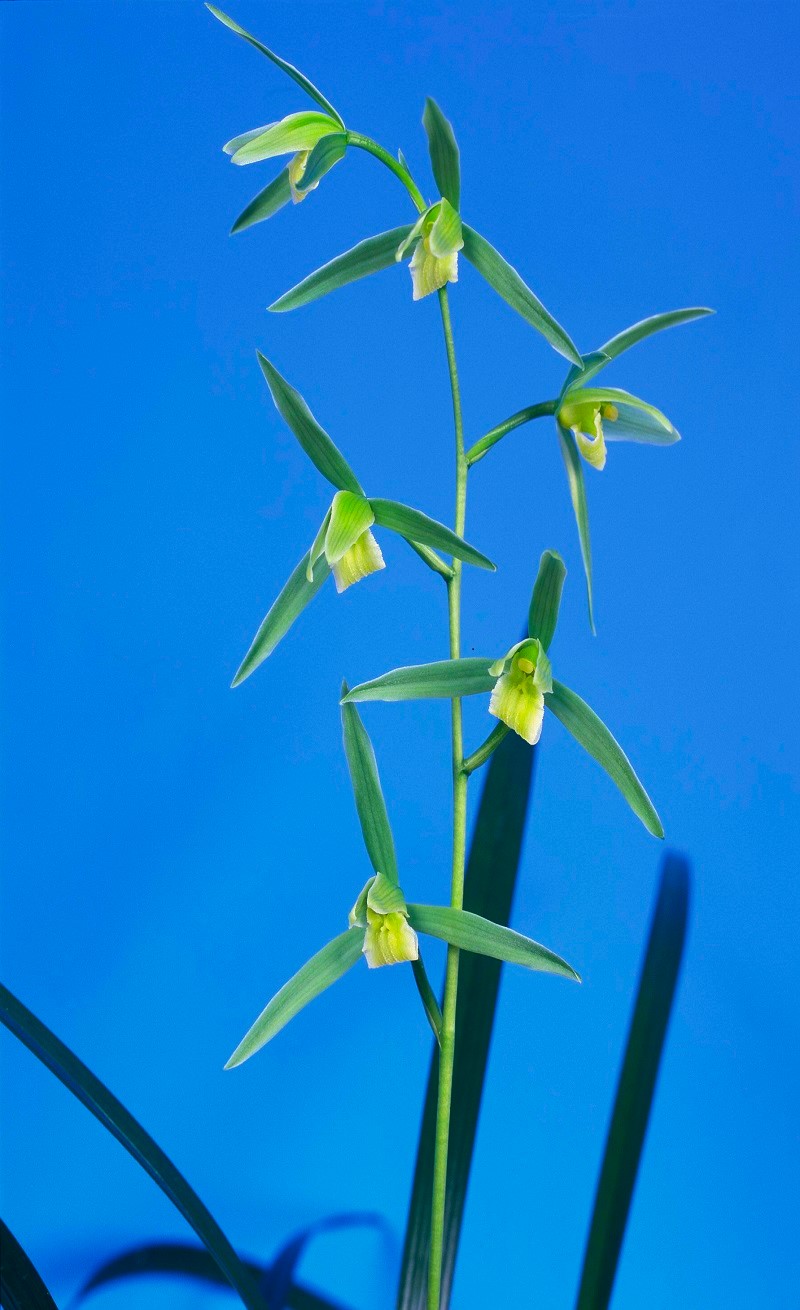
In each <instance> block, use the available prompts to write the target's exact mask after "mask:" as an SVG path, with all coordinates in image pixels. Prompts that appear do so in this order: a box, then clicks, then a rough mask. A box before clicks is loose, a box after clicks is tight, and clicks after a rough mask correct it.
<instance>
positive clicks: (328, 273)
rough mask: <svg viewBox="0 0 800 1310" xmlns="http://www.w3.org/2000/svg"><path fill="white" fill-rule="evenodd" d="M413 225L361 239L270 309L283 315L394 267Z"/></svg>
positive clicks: (281, 297)
mask: <svg viewBox="0 0 800 1310" xmlns="http://www.w3.org/2000/svg"><path fill="white" fill-rule="evenodd" d="M411 227H412V224H410V223H407V224H406V225H405V227H393V228H392V229H391V231H390V232H380V233H379V234H378V236H374V237H367V239H366V240H365V241H359V243H358V245H357V246H353V248H352V250H346V251H345V252H344V254H343V255H337V256H336V258H335V259H331V260H330V261H329V262H328V263H327V264H323V266H322V268H318V269H316V270H315V271H314V272H313V273H309V275H308V277H304V278H303V280H302V282H298V283H297V286H295V287H292V288H291V289H290V290H289V291H286V292H285V293H284V294H283V295H282V296H280V297H279V298H278V299H277V300H276V301H275V303H274V304H272V305H270V307H269V308H270V309H271V310H272V311H273V313H276V314H282V313H283V312H284V311H285V310H287V309H299V308H300V306H301V305H308V304H310V302H311V301H312V300H318V299H319V298H320V296H327V295H328V293H329V292H330V291H336V290H338V288H339V287H345V286H347V285H348V283H350V282H357V281H358V280H359V278H362V277H368V276H369V274H370V273H378V272H380V270H381V269H382V268H390V267H392V266H393V265H394V264H395V262H396V261H395V257H394V256H395V251H396V250H397V247H398V246H399V245H400V242H401V241H403V240H405V238H406V237H407V236H408V234H409V232H410V231H411Z"/></svg>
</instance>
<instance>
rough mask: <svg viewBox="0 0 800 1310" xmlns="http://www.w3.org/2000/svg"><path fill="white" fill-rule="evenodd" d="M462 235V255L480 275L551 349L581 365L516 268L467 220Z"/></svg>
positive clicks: (577, 355)
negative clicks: (468, 223) (539, 334)
mask: <svg viewBox="0 0 800 1310" xmlns="http://www.w3.org/2000/svg"><path fill="white" fill-rule="evenodd" d="M462 232H463V236H464V254H465V255H466V257H467V259H468V260H469V261H470V263H471V264H474V265H475V267H476V268H477V270H478V272H479V273H480V274H481V276H482V277H485V278H486V281H487V282H488V283H489V285H490V286H491V287H493V288H494V290H495V291H496V292H497V294H498V295H499V296H502V297H503V300H505V301H506V302H507V303H508V304H509V305H510V306H511V308H512V309H515V310H516V311H517V313H518V314H521V315H522V317H523V318H524V319H525V322H526V323H530V325H531V327H534V328H536V331H537V332H541V334H542V336H543V337H544V339H545V341H549V343H550V345H551V346H552V347H553V349H554V350H557V351H558V353H559V354H560V355H564V357H565V358H566V359H568V360H569V361H570V363H572V364H580V362H581V357H580V355H579V354H578V350H577V347H576V346H575V343H574V342H573V341H572V340H571V339H570V337H569V336H568V335H567V333H566V332H565V331H564V329H563V328H562V327H561V325H560V324H559V323H557V322H556V320H555V319H554V318H553V316H552V314H550V313H549V312H548V311H547V310H546V309H545V307H544V305H543V304H542V302H541V301H540V300H539V299H537V297H536V296H535V295H534V294H533V292H532V291H531V289H530V287H528V286H526V285H525V283H524V282H523V280H522V278H521V277H520V275H519V273H518V272H517V270H516V269H515V268H512V267H511V265H510V264H509V263H507V262H506V260H505V259H503V256H502V255H500V254H498V252H497V251H496V250H495V248H494V246H491V245H490V244H489V242H488V241H487V240H486V239H485V238H484V237H482V236H480V235H479V233H477V232H476V231H475V229H474V228H471V227H469V226H468V225H467V224H466V223H464V224H463V225H462Z"/></svg>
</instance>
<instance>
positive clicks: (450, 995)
mask: <svg viewBox="0 0 800 1310" xmlns="http://www.w3.org/2000/svg"><path fill="white" fill-rule="evenodd" d="M439 308H440V310H441V314H442V327H443V329H444V341H445V347H446V350H447V367H448V372H449V374H450V390H451V393H452V397H453V423H454V427H455V437H456V514H455V530H456V532H457V533H458V535H459V536H463V535H464V527H465V522H466V514H467V467H468V466H467V460H466V456H465V453H464V425H463V422H462V418H461V393H460V390H459V385H458V369H457V367H456V352H455V345H454V343H453V327H452V324H451V322H450V305H449V302H448V299H447V288H446V287H443V288H442V290H441V291H440V292H439ZM461 572H462V565H461V561H460V560H456V559H454V560H453V576H452V578H450V579H449V581H448V583H447V606H448V617H449V626H450V658H451V659H454V660H457V659H459V658H460V655H461ZM451 705H452V741H453V746H452V763H453V865H452V875H451V883H450V904H451V906H453V908H454V909H457V910H460V909H462V907H463V904H464V866H465V860H466V845H467V775H466V773H465V772H464V739H463V730H462V722H461V699H460V697H456V698H454V699H453V701H452V702H451ZM458 958H459V952H458V950H457V949H456V948H455V947H454V946H449V947H448V948H447V968H446V971H445V983H444V1004H443V1006H442V1037H441V1054H440V1057H439V1092H438V1098H437V1103H436V1140H435V1147H434V1157H433V1204H432V1208H431V1246H430V1257H429V1265H428V1310H439V1298H440V1296H441V1286H442V1252H443V1249H444V1216H445V1202H446V1197H447V1153H448V1147H449V1143H450V1108H451V1102H452V1096H453V1063H454V1059H455V1045H456V1001H457V996H458Z"/></svg>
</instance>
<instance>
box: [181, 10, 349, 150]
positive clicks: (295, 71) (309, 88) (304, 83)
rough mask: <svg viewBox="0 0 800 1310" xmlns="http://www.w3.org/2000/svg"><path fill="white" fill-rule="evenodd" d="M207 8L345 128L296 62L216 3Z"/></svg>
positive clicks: (328, 101) (340, 119)
mask: <svg viewBox="0 0 800 1310" xmlns="http://www.w3.org/2000/svg"><path fill="white" fill-rule="evenodd" d="M206 9H208V10H210V12H211V13H212V14H213V15H214V17H215V18H218V19H219V21H220V22H221V23H224V25H225V26H226V27H229V28H230V30H231V31H232V32H235V33H236V35H237V36H241V37H242V38H243V39H244V40H245V41H248V42H249V44H250V45H251V46H254V47H255V49H256V50H259V51H260V52H261V54H262V55H266V57H267V59H271V60H272V62H273V64H276V65H277V67H278V68H280V69H281V71H282V72H284V73H287V74H288V76H289V77H291V78H292V80H293V81H294V82H296V83H297V85H298V86H301V87H302V88H303V90H304V91H305V93H306V95H309V96H311V99H312V100H316V102H317V104H318V105H319V106H320V107H321V108H322V109H324V110H325V113H326V114H331V115H332V116H333V117H334V118H335V119H336V122H337V123H338V124H339V126H340V127H341V128H344V121H343V119H342V118H341V116H340V115H339V114H338V113H337V112H336V110H335V109H334V107H333V105H332V104H331V102H330V100H326V99H325V96H324V95H323V94H322V92H321V91H319V90H318V89H317V88H316V87H315V86H314V83H313V82H310V81H309V79H308V78H307V77H306V76H305V74H304V73H301V72H300V69H299V68H295V66H294V64H289V63H287V61H286V60H285V59H281V57H280V55H276V54H275V53H274V51H272V50H270V49H269V48H268V47H267V46H265V45H262V43H261V41H258V40H257V39H256V38H255V37H254V36H251V34H250V33H249V32H246V31H245V30H244V28H243V27H240V26H239V24H238V23H235V22H234V21H233V19H232V18H229V17H228V15H227V14H224V13H223V12H222V10H221V9H217V7H216V5H212V4H208V3H206Z"/></svg>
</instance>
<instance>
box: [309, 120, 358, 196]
mask: <svg viewBox="0 0 800 1310" xmlns="http://www.w3.org/2000/svg"><path fill="white" fill-rule="evenodd" d="M346 154H347V133H346V132H331V133H330V134H329V135H328V136H324V137H323V138H322V140H321V141H318V142H317V144H316V145H315V146H314V149H313V150H312V151H311V154H310V155H309V156H308V159H307V160H306V166H305V169H304V170H303V176H302V177H301V178H300V180H299V182H298V183H297V190H298V191H308V189H309V187H312V186H314V184H315V183H316V182H319V181H320V179H321V178H323V177H324V176H325V174H326V173H329V172H330V170H331V169H332V168H333V166H334V164H338V162H339V160H340V159H342V158H344V156H345V155H346Z"/></svg>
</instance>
